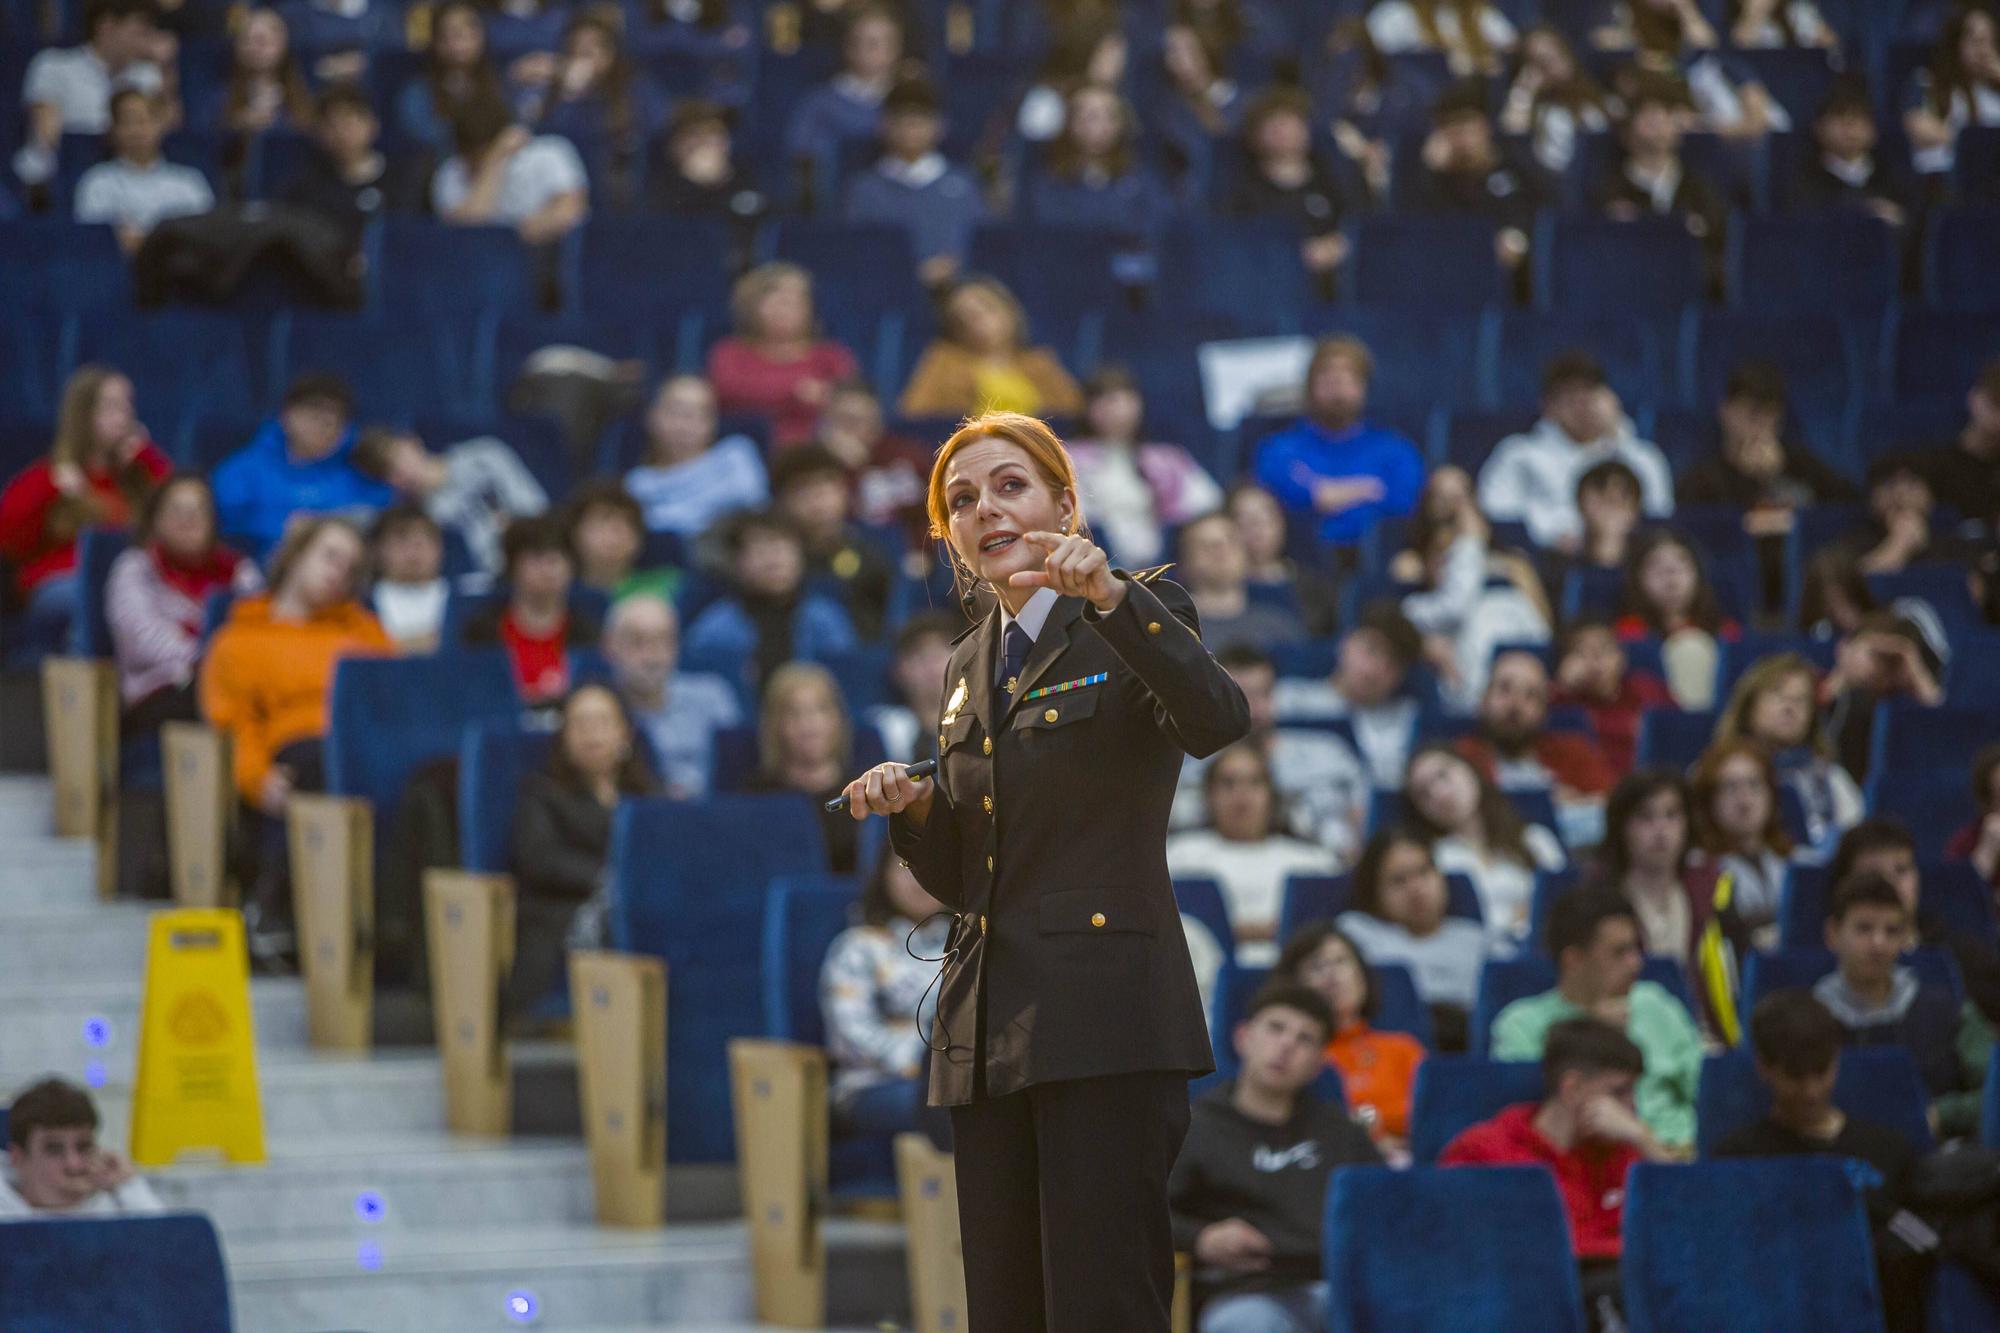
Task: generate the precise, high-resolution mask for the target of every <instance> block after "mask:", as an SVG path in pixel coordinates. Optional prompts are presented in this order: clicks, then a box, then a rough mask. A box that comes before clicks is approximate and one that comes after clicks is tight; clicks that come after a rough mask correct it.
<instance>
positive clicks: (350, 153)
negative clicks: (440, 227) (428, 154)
mask: <svg viewBox="0 0 2000 1333" xmlns="http://www.w3.org/2000/svg"><path fill="white" fill-rule="evenodd" d="M381 132H382V122H381V121H380V120H378V119H377V118H376V115H375V104H374V102H373V101H371V100H370V99H369V96H368V92H367V90H366V89H364V88H362V87H360V86H358V85H356V84H352V83H337V84H335V85H333V86H332V87H331V88H328V89H327V90H326V91H325V92H323V93H321V94H320V95H319V101H318V104H317V107H316V115H315V119H314V124H313V138H314V145H313V151H312V152H311V153H309V154H308V155H307V156H306V158H305V160H304V161H302V162H301V163H300V164H299V166H298V169H297V170H296V171H294V172H293V173H292V175H291V177H290V179H288V180H286V181H285V182H284V184H283V185H282V186H281V187H280V188H279V190H278V201H279V202H280V203H285V204H289V205H291V206H292V207H293V208H296V209H299V210H301V211H303V212H307V213H311V214H314V215H316V216H318V217H320V218H323V219H325V220H326V221H327V222H329V223H331V224H332V225H333V226H335V227H338V228H339V229H340V231H341V234H342V235H343V236H344V237H345V238H346V239H347V245H348V250H349V252H350V253H351V254H352V255H353V256H354V262H353V272H354V275H355V277H356V278H360V277H361V276H362V275H363V273H364V271H365V270H364V266H363V264H362V262H361V241H362V234H363V232H364V231H365V230H366V228H367V226H368V224H369V223H370V222H373V221H375V220H376V219H377V218H380V217H382V216H383V215H384V214H385V213H404V212H410V211H413V208H414V204H415V201H416V199H418V198H419V197H421V196H420V192H419V191H417V190H415V189H413V188H411V185H410V182H409V181H408V180H407V179H406V177H407V176H408V173H407V172H405V171H402V170H399V169H398V168H397V166H396V164H394V163H392V162H391V161H390V160H389V158H388V156H387V155H385V154H384V153H383V152H381V150H380V138H381Z"/></svg>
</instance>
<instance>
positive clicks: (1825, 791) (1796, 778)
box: [1715, 653, 1863, 856]
mask: <svg viewBox="0 0 2000 1333" xmlns="http://www.w3.org/2000/svg"><path fill="white" fill-rule="evenodd" d="M1715 739H1716V740H1717V741H1718V742H1721V741H1733V740H1738V739H1748V740H1752V741H1755V742H1756V743H1757V744H1758V745H1759V746H1761V747H1762V748H1763V750H1764V753H1765V754H1767V755H1769V756H1770V758H1771V762H1772V764H1774V765H1775V766H1776V768H1777V770H1778V779H1779V781H1781V782H1783V783H1784V784H1785V785H1786V786H1787V787H1790V788H1791V789H1792V790H1793V791H1795V792H1797V793H1798V796H1799V801H1800V803H1801V804H1802V805H1804V807H1805V824H1806V827H1805V832H1806V843H1807V845H1808V846H1809V847H1810V848H1811V849H1812V851H1813V852H1814V853H1815V854H1817V855H1822V856H1823V855H1828V854H1831V852H1832V850H1833V844H1834V843H1835V842H1836V841H1838V840H1839V838H1840V835H1841V834H1842V833H1844V832H1846V831H1847V830H1848V829H1850V828H1852V827H1854V825H1856V824H1858V823H1860V822H1861V816H1862V813H1863V810H1862V803H1861V789H1860V788H1859V787H1858V786H1856V785H1855V783H1854V779H1853V778H1852V777H1850V776H1848V773H1847V770H1846V769H1844V768H1842V767H1841V766H1840V764H1839V762H1838V761H1837V760H1836V759H1835V758H1834V753H1833V745H1832V744H1831V742H1829V741H1828V740H1827V735H1826V728H1825V727H1824V726H1822V725H1821V722H1820V713H1819V671H1818V669H1817V668H1815V667H1814V666H1813V664H1812V663H1811V662H1808V661H1807V660H1806V659H1805V658H1803V657H1801V656H1799V655H1798V654H1797V653H1778V654H1775V655H1773V656H1771V657H1766V658H1764V659H1763V660H1761V661H1759V662H1758V663H1757V664H1756V665H1755V666H1752V667H1751V668H1750V669H1749V670H1748V671H1746V672H1744V673H1743V677H1742V679H1740V680H1738V681H1737V682H1736V688H1735V689H1734V690H1732V691H1730V694H1729V702H1728V703H1727V704H1725V705H1723V709H1722V716H1721V717H1720V718H1718V719H1717V720H1716V724H1715Z"/></svg>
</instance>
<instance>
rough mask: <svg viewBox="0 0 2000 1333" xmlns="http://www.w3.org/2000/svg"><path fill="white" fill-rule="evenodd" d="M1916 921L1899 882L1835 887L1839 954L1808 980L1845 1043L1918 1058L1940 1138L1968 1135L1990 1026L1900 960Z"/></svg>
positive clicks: (1831, 941) (1850, 880) (1832, 912)
mask: <svg viewBox="0 0 2000 1333" xmlns="http://www.w3.org/2000/svg"><path fill="white" fill-rule="evenodd" d="M1914 925H1915V920H1914V917H1913V915H1912V913H1911V911H1910V908H1909V905H1908V904H1907V903H1905V902H1904V901H1903V897H1902V895H1901V894H1899V893H1898V892H1897V891H1896V886H1895V885H1894V884H1891V883H1890V882H1889V881H1888V880H1886V879H1884V878H1882V876H1880V875H1875V874H1869V873H1867V872H1861V873H1857V874H1853V875H1850V876H1848V877H1847V879H1845V880H1843V881H1842V882H1841V883H1840V885H1839V886H1838V887H1837V888H1835V889H1834V891H1833V905H1832V906H1831V907H1830V908H1829V909H1828V910H1827V916H1826V945H1827V948H1829V949H1831V950H1833V955H1834V958H1835V960H1836V962H1835V967H1834V970H1833V971H1832V972H1829V973H1828V974H1827V975H1826V976H1824V977H1821V978H1820V979H1819V981H1817V982H1815V983H1814V985H1813V989H1812V993H1813V996H1814V998H1815V999H1817V1000H1818V1001H1819V1002H1820V1003H1821V1004H1823V1005H1825V1006H1826V1007H1827V1011H1828V1012H1829V1013H1831V1014H1832V1015H1833V1017H1834V1019H1835V1021H1836V1022H1838V1023H1839V1024H1840V1027H1841V1030H1842V1031H1843V1032H1844V1033H1845V1034H1846V1043H1847V1044H1848V1045H1849V1046H1901V1047H1903V1048H1905V1049H1906V1050H1908V1051H1909V1053H1910V1054H1911V1055H1912V1056H1913V1057H1915V1059H1916V1062H1917V1070H1918V1072H1919V1073H1921V1074H1922V1075H1923V1079H1924V1086H1925V1087H1927V1088H1928V1089H1930V1094H1931V1099H1932V1100H1931V1113H1932V1117H1933V1123H1934V1124H1935V1125H1936V1126H1937V1131H1938V1135H1939V1137H1940V1138H1947V1139H1950V1138H1958V1137H1960V1136H1962V1135H1966V1134H1970V1133H1973V1132H1975V1131H1976V1130H1977V1128H1978V1125H1979V1096H1980V1089H1981V1087H1982V1086H1984V1084H1985V1080H1986V1064H1987V1056H1988V1053H1989V1052H1990V1051H1991V1050H1992V1047H1993V1029H1992V1027H1991V1026H1990V1025H1989V1024H1988V1023H1987V1022H1986V1019H1985V1018H1984V1017H1983V1016H1982V1015H1981V1014H1980V1012H1979V1010H1978V1009H1977V1008H1976V1007H1975V1006H1974V1005H1973V1004H1972V1003H1971V1002H1970V1001H1967V1002H1965V1003H1964V1004H1963V1005H1961V1004H1960V1003H1959V1002H1958V1001H1957V1000H1956V999H1954V998H1953V996H1952V994H1951V992H1950V991H1948V990H1945V989H1944V988H1943V987H1940V986H1932V985H1927V984H1925V983H1924V982H1923V981H1922V980H1921V979H1920V978H1919V977H1918V976H1917V974H1916V972H1915V970H1914V969H1912V968H1910V967H1908V966H1905V965H1904V964H1902V963H1900V962H1899V961H1898V959H1900V958H1901V957H1902V954H1903V951H1904V950H1905V949H1907V948H1909V946H1910V944H1911V943H1912V936H1913V934H1914V930H1913V927H1914Z"/></svg>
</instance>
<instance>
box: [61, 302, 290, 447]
mask: <svg viewBox="0 0 2000 1333" xmlns="http://www.w3.org/2000/svg"><path fill="white" fill-rule="evenodd" d="M260 335H262V336H265V337H267V336H268V334H267V331H266V330H265V329H263V328H261V327H256V326H254V325H253V324H252V322H251V321H248V320H246V319H244V318H243V317H241V316H237V315H232V314H218V313H212V312H207V311H200V310H166V311H159V312H146V311H136V312H135V311H119V312H115V313H114V312H110V311H87V312H85V313H84V314H82V315H81V316H80V317H79V318H78V320H77V329H76V344H75V350H74V354H73V356H72V358H71V362H70V364H69V365H66V366H64V368H63V370H64V373H65V374H66V373H67V372H68V371H69V370H71V369H73V368H74V367H75V366H77V365H82V364H84V363H86V362H101V363H103V364H107V365H112V366H116V367H118V369H119V370H120V371H122V372H123V373H124V374H125V377H126V378H127V379H129V380H131V381H132V393H133V399H134V402H135V404H136V406H137V409H138V412H139V419H140V420H142V421H149V422H151V421H159V422H165V421H167V420H171V419H175V418H178V417H179V416H180V414H181V411H182V410H183V409H184V408H185V407H186V406H188V405H190V404H195V403H199V404H201V405H202V406H204V407H207V408H210V409H212V410H214V411H216V412H218V413H224V414H234V415H238V416H247V415H251V414H254V413H255V412H256V411H257V409H258V408H259V407H261V406H262V405H263V404H264V402H265V401H266V400H265V397H264V394H263V393H262V392H260V386H261V384H262V377H261V376H260V375H259V374H258V373H257V370H256V369H255V368H256V367H258V366H259V365H260V363H261V362H262V360H263V353H264V351H265V347H264V346H263V345H261V344H260V345H256V346H254V347H253V345H252V344H253V342H254V341H255V340H256V339H257V338H258V337H259V336H260Z"/></svg>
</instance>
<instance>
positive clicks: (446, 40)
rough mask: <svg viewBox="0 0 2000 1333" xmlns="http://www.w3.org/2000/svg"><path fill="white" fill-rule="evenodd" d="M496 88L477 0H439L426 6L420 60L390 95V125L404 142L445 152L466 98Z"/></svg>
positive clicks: (483, 14) (496, 92)
mask: <svg viewBox="0 0 2000 1333" xmlns="http://www.w3.org/2000/svg"><path fill="white" fill-rule="evenodd" d="M500 93H501V84H500V71H499V70H498V69H496V68H495V67H494V64H493V59H492V57H491V55H490V54H489V53H488V51H487V44H486V10H485V9H484V8H483V7H482V6H481V5H480V4H479V3H478V0H443V3H441V4H439V5H438V6H437V7H436V8H435V9H433V10H432V11H431V40H430V45H429V46H428V47H427V48H426V49H425V51H424V57H423V64H422V66H421V67H420V69H419V70H418V71H417V72H416V73H415V75H414V76H413V77H412V78H411V79H410V80H409V82H407V83H405V84H404V85H403V87H402V90H401V91H400V92H398V93H397V94H396V102H395V126H396V129H397V131H398V133H399V134H400V136H401V138H402V139H403V140H404V142H406V143H410V144H421V145H423V146H424V147H425V148H427V149H430V150H431V151H433V152H436V153H440V154H448V153H450V152H451V127H452V123H453V122H454V121H456V120H457V119H458V113H459V111H460V110H461V109H462V108H464V107H465V106H466V105H467V104H468V103H470V102H472V101H474V100H476V99H478V98H482V97H486V96H489V95H499V94H500Z"/></svg>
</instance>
